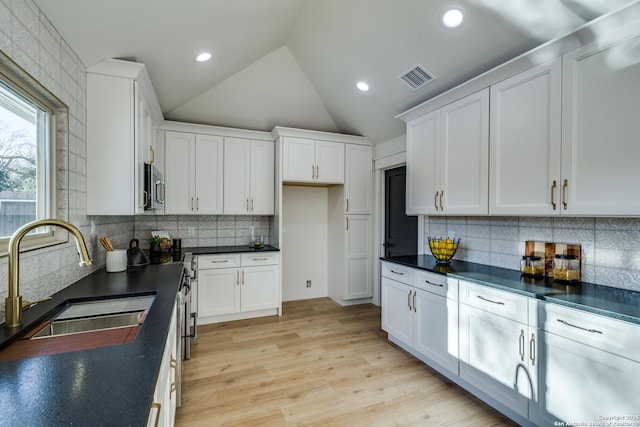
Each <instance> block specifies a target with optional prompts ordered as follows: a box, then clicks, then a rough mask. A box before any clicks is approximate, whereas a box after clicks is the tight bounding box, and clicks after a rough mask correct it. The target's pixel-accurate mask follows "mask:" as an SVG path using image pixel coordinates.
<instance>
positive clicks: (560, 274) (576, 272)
mask: <svg viewBox="0 0 640 427" xmlns="http://www.w3.org/2000/svg"><path fill="white" fill-rule="evenodd" d="M552 275H553V278H554V279H556V280H562V281H563V282H577V281H579V280H580V260H578V257H577V256H575V255H556V256H555V258H554V259H553V271H552Z"/></svg>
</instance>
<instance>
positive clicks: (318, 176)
mask: <svg viewBox="0 0 640 427" xmlns="http://www.w3.org/2000/svg"><path fill="white" fill-rule="evenodd" d="M316 179H320V166H318V165H316Z"/></svg>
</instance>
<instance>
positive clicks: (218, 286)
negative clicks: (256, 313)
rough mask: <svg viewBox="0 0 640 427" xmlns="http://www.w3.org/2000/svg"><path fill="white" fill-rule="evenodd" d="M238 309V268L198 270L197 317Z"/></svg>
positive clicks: (233, 311)
mask: <svg viewBox="0 0 640 427" xmlns="http://www.w3.org/2000/svg"><path fill="white" fill-rule="evenodd" d="M239 311H240V269H237V268H219V269H211V270H198V317H207V316H216V315H219V314H229V313H237V312H239Z"/></svg>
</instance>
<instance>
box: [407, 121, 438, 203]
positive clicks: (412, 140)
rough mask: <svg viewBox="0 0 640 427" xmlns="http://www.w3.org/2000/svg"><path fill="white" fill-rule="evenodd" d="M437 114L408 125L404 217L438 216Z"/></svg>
mask: <svg viewBox="0 0 640 427" xmlns="http://www.w3.org/2000/svg"><path fill="white" fill-rule="evenodd" d="M439 141H440V110H437V111H435V112H433V113H429V114H426V115H424V116H422V117H419V118H417V119H415V120H412V121H410V122H409V123H407V215H421V214H434V213H437V209H438V208H437V201H435V198H436V177H437V171H436V163H437V162H436V159H437V146H438V143H439Z"/></svg>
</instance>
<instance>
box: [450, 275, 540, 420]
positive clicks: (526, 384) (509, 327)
mask: <svg viewBox="0 0 640 427" xmlns="http://www.w3.org/2000/svg"><path fill="white" fill-rule="evenodd" d="M459 314H460V323H459V336H460V349H459V350H460V378H461V379H463V380H465V381H466V382H468V383H469V384H471V385H473V386H475V387H477V388H478V389H480V390H482V392H484V393H486V394H488V395H489V396H491V397H492V398H493V399H495V400H497V401H498V402H500V403H501V404H503V405H505V406H506V407H507V408H509V409H510V410H512V411H514V412H515V413H517V414H519V415H521V416H522V417H524V418H526V417H528V413H529V399H532V398H534V396H535V393H536V384H537V382H536V375H537V371H536V369H537V365H535V362H533V361H532V360H535V359H534V355H533V353H531V350H532V349H534V347H535V345H534V343H535V334H536V331H535V329H534V328H530V327H529V325H528V299H527V298H526V297H522V296H519V295H515V294H512V293H509V292H505V291H500V290H497V289H493V288H487V287H484V286H479V285H475V284H472V283H468V282H465V281H460V306H459Z"/></svg>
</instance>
